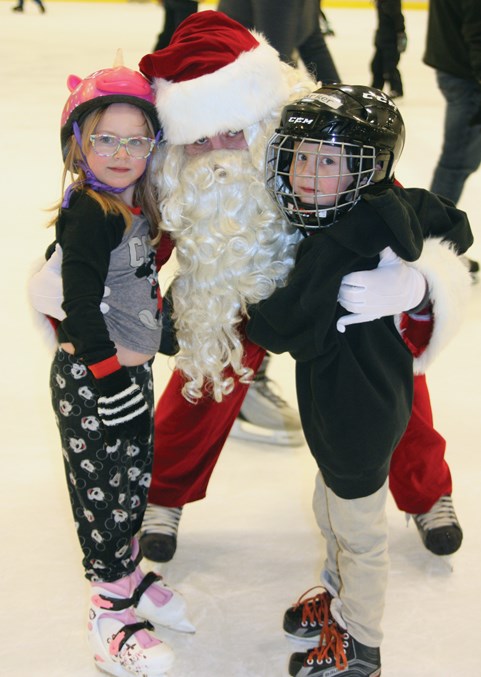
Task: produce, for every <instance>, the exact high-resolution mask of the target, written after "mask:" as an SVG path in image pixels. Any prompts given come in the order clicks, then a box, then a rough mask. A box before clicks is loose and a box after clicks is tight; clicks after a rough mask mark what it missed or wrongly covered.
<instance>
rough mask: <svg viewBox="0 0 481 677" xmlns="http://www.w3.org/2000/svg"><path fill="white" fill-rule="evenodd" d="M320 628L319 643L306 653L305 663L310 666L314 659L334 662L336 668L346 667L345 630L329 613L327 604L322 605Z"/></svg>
mask: <svg viewBox="0 0 481 677" xmlns="http://www.w3.org/2000/svg"><path fill="white" fill-rule="evenodd" d="M321 622H322V629H321V634H320V636H319V645H318V646H317V647H316V648H315V649H312V651H310V652H309V653H308V654H307V657H306V660H305V664H306V665H307V666H311V665H313V664H314V661H315V662H316V663H318V665H321V663H323V662H326V663H332V661H333V659H334V661H335V663H336V668H337V670H345V668H347V656H346V649H347V647H348V644H349V634H348V632H347V630H342V629H341V628H340V627H339V626H338V624H337V623H336V621H334V620H333V619H332V617H331V616H330V614H329V605H328V604H324V605H322V618H321Z"/></svg>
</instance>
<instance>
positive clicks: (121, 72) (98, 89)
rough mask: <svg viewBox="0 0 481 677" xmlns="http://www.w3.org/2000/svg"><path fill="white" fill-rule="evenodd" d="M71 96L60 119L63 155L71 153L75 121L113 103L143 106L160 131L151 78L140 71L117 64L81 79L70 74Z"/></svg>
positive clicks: (156, 133)
mask: <svg viewBox="0 0 481 677" xmlns="http://www.w3.org/2000/svg"><path fill="white" fill-rule="evenodd" d="M67 86H68V88H69V90H70V92H71V93H70V96H69V98H68V99H67V102H66V104H65V106H64V109H63V112H62V118H61V144H62V155H63V158H64V159H65V157H66V155H67V153H68V147H69V140H70V138H71V136H72V134H73V124H74V122H77V123H78V124H79V125H81V124H82V122H83V120H84V119H85V117H86V116H87V115H88V114H89V113H90V112H92V111H93V110H95V109H96V108H99V107H100V106H105V107H107V106H110V104H113V103H129V104H131V105H134V106H137V107H138V108H140V109H141V110H142V111H143V112H144V113H145V114H146V116H147V118H148V119H149V120H150V122H151V124H152V127H153V130H154V133H155V135H156V136H157V135H158V134H159V132H160V123H159V119H158V117H157V111H156V108H155V95H154V92H153V90H152V87H151V85H150V83H149V81H148V80H147V79H146V78H145V77H144V76H143V75H141V73H139V72H137V71H134V70H131V69H130V68H126V67H125V66H115V67H113V68H105V69H103V70H100V71H95V73H92V74H91V75H88V76H87V77H86V78H84V79H82V78H79V77H78V76H76V75H70V76H69V77H68V79H67Z"/></svg>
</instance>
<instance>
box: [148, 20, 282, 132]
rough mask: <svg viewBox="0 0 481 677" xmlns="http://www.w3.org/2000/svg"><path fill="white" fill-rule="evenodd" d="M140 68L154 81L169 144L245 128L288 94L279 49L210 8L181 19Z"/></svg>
mask: <svg viewBox="0 0 481 677" xmlns="http://www.w3.org/2000/svg"><path fill="white" fill-rule="evenodd" d="M139 68H140V71H141V72H142V73H143V74H144V75H146V76H147V77H149V78H151V79H152V80H153V85H154V89H155V91H156V107H157V112H158V114H159V118H160V122H161V124H162V127H163V128H164V138H165V139H166V140H167V141H169V142H170V143H173V144H186V143H193V142H194V141H196V140H197V139H200V138H202V137H205V136H215V135H216V134H220V133H222V132H228V131H234V130H235V131H238V130H241V129H245V128H246V127H248V126H250V125H252V124H254V123H255V122H259V121H260V120H263V119H264V118H265V117H266V116H267V115H268V114H269V113H270V111H272V110H274V109H275V108H277V107H278V106H282V105H283V104H284V103H285V102H286V101H287V98H288V88H287V83H286V79H285V77H284V74H283V67H282V62H281V60H280V58H279V54H278V52H277V51H276V50H275V49H274V48H273V47H271V46H270V45H269V44H268V42H267V40H266V39H265V38H264V37H263V36H262V35H260V34H258V33H255V32H254V31H248V30H247V29H246V28H244V27H243V26H241V24H239V23H238V22H237V21H234V20H233V19H230V18H229V17H227V16H226V15H225V14H223V13H222V12H216V11H213V10H207V11H202V12H197V13H196V14H192V15H191V16H190V17H188V18H187V19H185V21H183V22H182V23H181V24H180V26H179V27H178V28H177V30H176V31H175V33H174V34H173V36H172V39H171V42H170V44H169V46H168V47H166V48H165V49H161V50H159V51H157V52H154V53H153V54H147V55H146V56H144V57H143V59H142V60H141V61H140V63H139Z"/></svg>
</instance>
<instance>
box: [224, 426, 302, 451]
mask: <svg viewBox="0 0 481 677" xmlns="http://www.w3.org/2000/svg"><path fill="white" fill-rule="evenodd" d="M230 436H231V437H233V438H234V439H236V440H243V441H244V442H255V443H260V444H269V445H271V446H276V447H301V446H302V445H303V444H305V440H304V436H303V434H302V432H301V431H300V430H272V429H270V428H261V427H260V426H256V425H252V423H248V422H247V421H241V420H240V419H236V420H235V422H234V425H233V426H232V430H231V432H230Z"/></svg>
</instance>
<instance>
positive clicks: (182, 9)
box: [152, 0, 199, 52]
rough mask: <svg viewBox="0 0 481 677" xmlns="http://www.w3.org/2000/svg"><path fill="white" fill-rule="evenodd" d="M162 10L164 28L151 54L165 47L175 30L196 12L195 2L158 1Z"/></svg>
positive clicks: (190, 0) (191, 0) (182, 0)
mask: <svg viewBox="0 0 481 677" xmlns="http://www.w3.org/2000/svg"><path fill="white" fill-rule="evenodd" d="M159 3H160V4H161V5H162V6H163V8H164V26H163V29H162V32H161V33H159V35H158V37H157V42H156V43H155V46H154V49H153V50H152V51H153V52H155V51H157V50H158V49H163V48H164V47H167V45H168V44H169V42H170V38H171V37H172V35H173V34H174V31H175V29H176V28H177V26H178V25H179V24H181V23H182V21H183V20H184V19H187V17H188V16H190V15H191V14H194V13H195V12H197V9H198V5H199V3H198V1H197V0H159Z"/></svg>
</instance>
